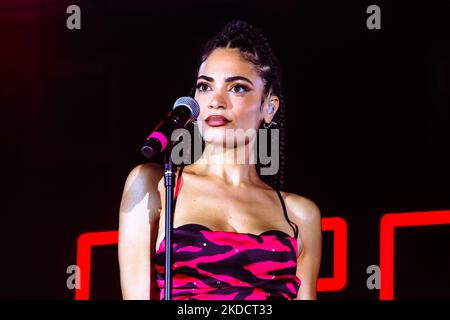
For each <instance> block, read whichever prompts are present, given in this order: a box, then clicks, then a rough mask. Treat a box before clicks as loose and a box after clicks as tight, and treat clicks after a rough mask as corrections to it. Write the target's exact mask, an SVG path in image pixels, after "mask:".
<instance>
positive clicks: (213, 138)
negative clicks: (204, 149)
mask: <svg viewBox="0 0 450 320" xmlns="http://www.w3.org/2000/svg"><path fill="white" fill-rule="evenodd" d="M238 131H239V130H238ZM202 136H203V140H204V141H205V142H207V143H209V144H214V145H215V144H217V145H222V146H224V147H228V148H236V147H237V146H243V145H246V144H248V143H249V142H250V141H251V140H252V139H253V138H254V135H243V134H236V131H234V129H233V128H227V127H226V126H221V127H208V128H207V129H206V131H205V132H203V133H202Z"/></svg>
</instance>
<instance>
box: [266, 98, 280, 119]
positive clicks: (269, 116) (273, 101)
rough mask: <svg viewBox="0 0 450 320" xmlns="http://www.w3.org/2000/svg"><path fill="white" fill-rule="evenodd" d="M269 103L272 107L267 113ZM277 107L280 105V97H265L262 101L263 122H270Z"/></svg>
mask: <svg viewBox="0 0 450 320" xmlns="http://www.w3.org/2000/svg"><path fill="white" fill-rule="evenodd" d="M269 105H273V107H274V110H273V112H272V113H269ZM279 107H280V99H278V97H277V96H275V95H271V96H269V97H268V99H266V102H265V103H264V107H263V119H264V122H266V123H270V121H272V119H273V117H274V116H275V113H277V111H278V108H279Z"/></svg>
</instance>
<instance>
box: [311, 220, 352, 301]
mask: <svg viewBox="0 0 450 320" xmlns="http://www.w3.org/2000/svg"><path fill="white" fill-rule="evenodd" d="M322 231H333V236H334V240H333V277H331V278H319V279H318V280H317V291H318V292H323V291H339V290H342V289H344V288H345V285H346V283H347V222H346V221H345V220H344V219H343V218H339V217H332V218H322Z"/></svg>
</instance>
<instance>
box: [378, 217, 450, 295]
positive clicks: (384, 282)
mask: <svg viewBox="0 0 450 320" xmlns="http://www.w3.org/2000/svg"><path fill="white" fill-rule="evenodd" d="M439 224H450V210H446V211H425V212H408V213H388V214H385V215H384V216H383V217H382V218H381V223H380V273H381V274H380V276H381V288H380V300H393V299H394V238H395V234H394V231H395V228H398V227H414V226H429V225H439Z"/></svg>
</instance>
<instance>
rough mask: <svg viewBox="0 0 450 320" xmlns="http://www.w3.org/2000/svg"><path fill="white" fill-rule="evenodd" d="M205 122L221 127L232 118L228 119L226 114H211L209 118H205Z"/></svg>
mask: <svg viewBox="0 0 450 320" xmlns="http://www.w3.org/2000/svg"><path fill="white" fill-rule="evenodd" d="M205 122H206V123H207V124H208V126H210V127H220V126H224V125H226V124H227V123H229V122H230V120H228V119H227V118H225V117H224V116H219V115H210V116H209V117H208V118H206V119H205Z"/></svg>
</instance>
